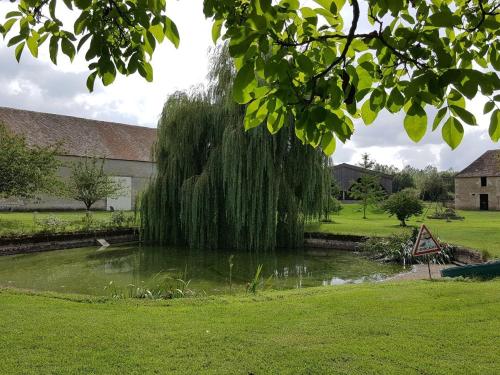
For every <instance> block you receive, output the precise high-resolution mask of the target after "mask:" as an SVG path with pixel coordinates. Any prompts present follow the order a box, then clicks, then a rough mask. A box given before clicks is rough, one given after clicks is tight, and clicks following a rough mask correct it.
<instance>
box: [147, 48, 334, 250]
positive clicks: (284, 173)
mask: <svg viewBox="0 0 500 375" xmlns="http://www.w3.org/2000/svg"><path fill="white" fill-rule="evenodd" d="M208 78H209V81H210V84H209V87H208V89H207V90H194V91H193V92H190V93H185V92H180V93H176V94H174V95H172V96H171V97H170V98H169V99H168V100H167V102H166V104H165V107H164V109H163V113H162V115H161V118H160V120H159V123H158V140H157V142H156V146H155V150H154V154H155V159H156V162H157V175H156V177H155V178H154V179H153V180H152V181H151V184H150V185H149V188H148V189H147V190H146V191H145V193H144V194H143V196H142V200H141V213H142V215H141V220H142V225H141V226H142V230H143V238H144V239H145V240H146V241H149V242H155V243H159V244H175V245H179V244H188V245H189V246H190V247H193V248H208V249H213V248H235V249H248V250H254V251H265V250H271V249H273V248H275V247H277V246H280V247H285V246H286V247H297V246H302V243H303V232H304V230H303V229H304V220H305V219H307V218H319V216H320V214H321V212H322V209H323V203H324V199H323V196H324V194H325V193H327V191H328V189H329V186H330V182H331V174H330V170H329V159H328V158H327V157H326V156H325V155H324V154H323V153H322V152H321V150H317V149H313V148H312V147H307V146H304V145H303V144H302V143H301V142H300V141H299V140H298V138H297V137H296V136H295V134H294V132H295V130H294V127H293V126H292V124H289V126H286V127H285V128H284V129H282V131H280V132H278V133H277V134H274V135H272V136H271V135H269V133H268V132H267V130H266V129H265V128H264V127H262V126H260V127H257V128H254V129H248V131H245V130H244V129H243V126H242V124H243V120H244V112H245V108H244V107H243V106H240V105H237V104H234V102H233V100H232V95H231V87H232V81H233V78H234V68H233V66H232V62H231V59H230V58H228V56H227V51H226V49H225V48H222V49H219V50H217V52H216V53H215V54H214V56H213V57H212V59H211V70H210V73H209V77H208ZM276 105H279V104H278V103H276ZM283 120H284V121H285V120H286V122H289V121H288V119H283ZM282 125H283V124H282ZM272 126H273V124H270V125H269V127H270V129H271V130H273V129H272ZM274 130H276V131H277V130H278V129H274Z"/></svg>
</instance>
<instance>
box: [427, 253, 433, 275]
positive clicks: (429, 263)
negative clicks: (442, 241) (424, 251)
mask: <svg viewBox="0 0 500 375" xmlns="http://www.w3.org/2000/svg"><path fill="white" fill-rule="evenodd" d="M427 269H428V270H429V280H432V275H431V257H430V256H429V255H427Z"/></svg>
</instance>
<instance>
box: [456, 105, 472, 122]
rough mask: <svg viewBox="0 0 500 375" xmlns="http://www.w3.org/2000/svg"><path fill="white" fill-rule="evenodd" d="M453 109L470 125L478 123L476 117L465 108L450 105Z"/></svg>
mask: <svg viewBox="0 0 500 375" xmlns="http://www.w3.org/2000/svg"><path fill="white" fill-rule="evenodd" d="M450 109H451V111H452V112H453V113H454V114H455V115H457V116H458V117H460V118H461V119H462V121H464V122H465V123H467V124H469V125H477V121H476V117H475V116H474V115H473V114H472V113H470V112H469V111H467V110H466V109H465V108H461V107H457V106H456V105H450Z"/></svg>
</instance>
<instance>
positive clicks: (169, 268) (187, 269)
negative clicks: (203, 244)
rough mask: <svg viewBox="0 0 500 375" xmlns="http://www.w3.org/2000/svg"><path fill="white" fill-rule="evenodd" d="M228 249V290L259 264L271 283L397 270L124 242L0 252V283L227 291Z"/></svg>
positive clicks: (340, 259) (326, 256)
mask: <svg viewBox="0 0 500 375" xmlns="http://www.w3.org/2000/svg"><path fill="white" fill-rule="evenodd" d="M230 255H233V269H232V290H233V292H234V291H236V292H238V291H245V290H246V286H247V284H248V282H249V281H250V280H251V279H252V278H253V276H254V275H255V272H256V269H257V267H258V266H259V265H260V264H262V266H263V267H262V279H263V280H265V282H264V283H261V285H260V287H261V288H264V287H265V288H270V289H294V288H304V287H312V286H321V285H338V284H344V283H359V282H363V281H378V280H382V279H384V278H386V277H388V276H390V275H393V274H395V273H398V272H401V271H402V267H400V266H398V265H394V264H383V263H379V262H375V261H372V260H369V259H367V258H365V257H363V256H360V255H358V254H356V253H352V252H347V251H337V250H320V249H301V250H287V251H276V252H272V253H264V254H255V253H254V254H251V253H248V252H237V251H236V252H235V251H232V252H229V251H197V250H189V249H186V248H174V247H152V246H139V245H137V244H129V245H120V246H111V247H108V248H107V249H104V250H98V249H97V248H96V247H92V248H81V249H68V250H58V251H50V252H43V253H35V254H24V255H14V256H4V257H0V286H11V287H17V288H23V289H34V290H39V291H56V292H65V293H79V294H90V295H110V294H114V293H117V292H122V293H123V294H126V291H127V290H133V289H134V288H137V287H143V288H151V287H153V286H154V285H159V284H160V283H164V284H165V285H167V284H168V287H171V288H176V287H179V286H181V285H180V284H182V283H181V282H179V281H177V280H176V279H182V280H184V281H189V285H188V286H187V289H186V290H188V291H189V292H190V294H194V295H204V294H220V293H227V292H229V262H228V259H229V257H230ZM110 283H111V286H110ZM162 285H163V284H162Z"/></svg>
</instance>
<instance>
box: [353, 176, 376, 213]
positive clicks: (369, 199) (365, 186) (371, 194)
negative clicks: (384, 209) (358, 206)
mask: <svg viewBox="0 0 500 375" xmlns="http://www.w3.org/2000/svg"><path fill="white" fill-rule="evenodd" d="M349 195H350V196H351V197H353V198H354V199H360V200H361V201H362V204H363V219H366V208H367V207H368V206H369V205H371V204H375V203H377V202H379V201H380V200H381V199H382V198H383V197H384V190H383V189H382V187H381V186H380V179H379V177H378V176H372V175H368V174H365V175H362V176H361V177H360V178H359V180H358V181H357V182H355V183H354V184H353V185H352V187H351V190H350V192H349Z"/></svg>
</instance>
